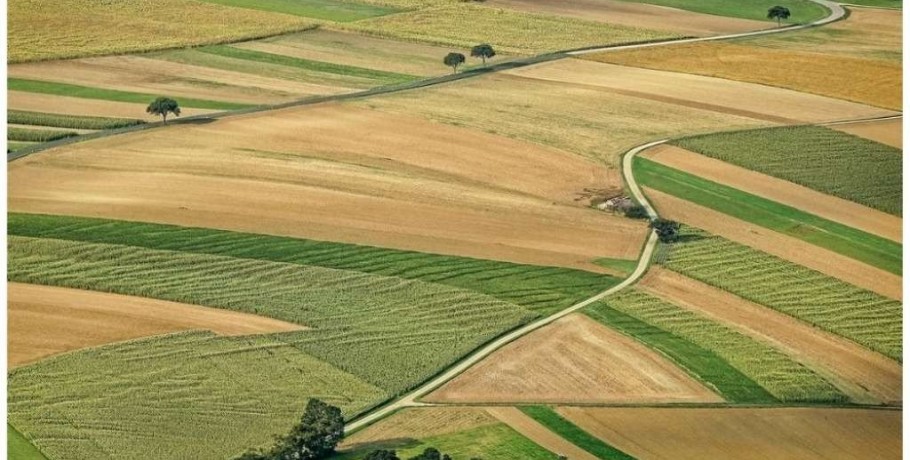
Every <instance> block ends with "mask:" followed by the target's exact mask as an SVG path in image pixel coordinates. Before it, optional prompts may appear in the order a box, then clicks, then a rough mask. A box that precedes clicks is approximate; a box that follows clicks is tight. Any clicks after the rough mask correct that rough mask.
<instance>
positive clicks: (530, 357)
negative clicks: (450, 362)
mask: <svg viewBox="0 0 910 460" xmlns="http://www.w3.org/2000/svg"><path fill="white" fill-rule="evenodd" d="M425 399H426V400H427V401H429V402H446V403H467V402H481V403H503V402H511V403H518V402H520V403H532V402H562V403H632V402H635V403H654V402H683V401H685V402H696V401H697V402H719V401H722V399H721V398H719V397H718V396H717V395H716V394H714V393H713V392H711V391H710V390H708V389H707V388H706V387H704V386H702V385H701V384H700V383H698V382H696V381H695V380H693V379H692V378H691V377H689V376H688V375H686V373H685V372H683V371H682V370H680V369H679V368H677V367H676V366H675V365H674V364H673V363H671V362H670V361H668V360H667V359H666V358H664V357H663V356H661V355H659V354H657V353H655V352H654V351H652V350H649V349H648V348H647V347H645V346H644V345H641V344H639V343H638V342H636V341H634V340H632V339H630V338H628V337H626V336H624V335H622V334H620V333H617V332H615V331H613V330H611V329H609V328H607V327H605V326H603V325H601V324H599V323H598V322H596V321H594V320H592V319H590V318H588V317H587V316H584V315H582V314H573V315H570V316H568V317H566V318H562V319H560V320H558V321H556V322H555V323H553V324H552V325H549V326H547V327H545V328H543V329H540V330H539V331H536V332H534V333H532V334H530V335H528V336H526V337H522V338H520V339H518V340H516V341H515V342H513V343H511V344H509V345H506V346H505V347H503V348H502V349H501V350H499V351H497V352H495V353H494V354H493V355H491V356H489V357H487V358H486V359H484V360H483V361H482V362H480V363H479V364H477V365H475V366H474V367H472V368H470V369H468V371H466V372H465V373H463V374H461V375H459V376H458V377H456V378H455V379H454V380H452V381H451V382H449V383H447V384H446V385H444V386H442V387H441V388H440V389H438V390H436V391H434V392H433V393H431V394H430V395H429V396H427V397H426V398H425Z"/></svg>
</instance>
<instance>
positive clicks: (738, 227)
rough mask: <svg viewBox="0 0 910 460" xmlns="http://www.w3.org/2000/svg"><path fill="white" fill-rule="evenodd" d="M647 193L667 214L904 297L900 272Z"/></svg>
mask: <svg viewBox="0 0 910 460" xmlns="http://www.w3.org/2000/svg"><path fill="white" fill-rule="evenodd" d="M645 193H646V194H647V196H648V199H649V200H651V202H652V203H654V205H655V206H656V207H657V209H658V210H659V212H660V215H661V216H663V217H666V218H668V219H673V220H677V221H680V222H684V223H687V224H691V225H693V226H695V227H698V228H701V229H704V230H705V231H708V232H710V233H713V234H715V235H719V236H722V237H724V238H727V239H730V240H733V241H735V242H737V243H740V244H744V245H746V246H749V247H752V248H755V249H757V250H759V251H762V252H766V253H768V254H772V255H774V256H777V257H780V258H781V259H784V260H787V261H790V262H793V263H795V264H799V265H803V266H805V267H808V268H811V269H813V270H816V271H819V272H821V273H824V274H825V275H828V276H831V277H834V278H837V279H840V280H843V281H846V282H847V283H850V284H853V285H855V286H858V287H861V288H863V289H867V290H869V291H872V292H875V293H877V294H880V295H883V296H886V297H890V298H892V299H898V300H899V299H901V298H902V282H901V277H900V276H899V275H896V274H894V273H890V272H887V271H885V270H882V269H879V268H875V267H873V266H871V265H868V264H865V263H862V262H859V261H857V260H855V259H852V258H850V257H846V256H843V255H841V254H838V253H835V252H833V251H830V250H827V249H824V248H821V247H819V246H815V245H813V244H810V243H807V242H805V241H801V240H798V239H796V238H793V237H791V236H787V235H784V234H782V233H780V232H776V231H774V230H769V229H767V228H764V227H761V226H758V225H754V224H750V223H748V222H744V221H742V220H739V219H736V218H734V217H731V216H728V215H726V214H724V213H721V212H717V211H714V210H712V209H709V208H706V207H704V206H700V205H697V204H694V203H692V202H689V201H686V200H683V199H680V198H677V197H675V196H673V195H669V194H666V193H663V192H659V191H657V190H654V189H647V188H646V189H645Z"/></svg>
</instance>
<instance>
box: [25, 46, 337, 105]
mask: <svg viewBox="0 0 910 460" xmlns="http://www.w3.org/2000/svg"><path fill="white" fill-rule="evenodd" d="M9 76H10V77H15V78H24V79H31V80H42V81H55V82H61V83H69V84H75V85H81V86H88V87H93V88H105V89H115V90H119V91H132V92H139V93H152V94H167V95H168V96H171V97H174V98H176V99H177V100H178V102H179V100H180V97H190V98H198V99H210V100H216V101H228V102H240V103H246V104H266V103H280V102H287V101H290V100H294V99H298V98H300V97H303V96H307V95H313V94H333V93H339V92H344V91H346V90H347V89H346V88H341V87H335V86H326V85H320V84H312V83H301V82H295V81H288V80H279V79H276V78H269V77H262V76H256V75H252V74H249V73H241V72H232V71H228V70H220V69H214V68H210V67H202V66H196V65H188V64H180V63H175V62H168V61H163V60H158V59H149V58H148V57H141V56H111V57H99V58H87V59H75V60H66V61H51V62H37V63H27V64H16V65H11V66H10V67H9Z"/></svg>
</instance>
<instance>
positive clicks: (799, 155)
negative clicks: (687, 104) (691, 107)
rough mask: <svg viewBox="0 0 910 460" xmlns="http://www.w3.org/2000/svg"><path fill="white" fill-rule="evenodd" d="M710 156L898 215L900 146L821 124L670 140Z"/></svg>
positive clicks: (899, 209) (900, 174)
mask: <svg viewBox="0 0 910 460" xmlns="http://www.w3.org/2000/svg"><path fill="white" fill-rule="evenodd" d="M671 143H672V144H675V145H678V146H680V147H683V148H685V149H688V150H692V151H694V152H698V153H700V154H702V155H706V156H709V157H712V158H717V159H719V160H723V161H726V162H728V163H732V164H735V165H737V166H742V167H744V168H747V169H751V170H753V171H758V172H760V173H763V174H767V175H769V176H774V177H777V178H780V179H784V180H787V181H790V182H794V183H797V184H800V185H803V186H806V187H809V188H811V189H813V190H817V191H819V192H822V193H827V194H829V195H834V196H837V197H839V198H844V199H846V200H850V201H853V202H856V203H860V204H863V205H866V206H869V207H871V208H874V209H878V210H880V211H884V212H887V213H889V214H894V215H896V216H900V215H902V211H903V209H902V203H901V197H902V192H903V174H902V171H901V161H902V159H903V158H902V156H901V150H900V149H897V148H894V147H891V146H888V145H885V144H881V143H878V142H875V141H871V140H868V139H863V138H861V137H857V136H853V135H851V134H847V133H843V132H840V131H835V130H832V129H828V128H824V127H820V126H784V127H778V128H767V129H758V130H748V131H735V132H725V133H717V134H708V135H702V136H694V137H688V138H684V139H680V140H676V141H673V142H671Z"/></svg>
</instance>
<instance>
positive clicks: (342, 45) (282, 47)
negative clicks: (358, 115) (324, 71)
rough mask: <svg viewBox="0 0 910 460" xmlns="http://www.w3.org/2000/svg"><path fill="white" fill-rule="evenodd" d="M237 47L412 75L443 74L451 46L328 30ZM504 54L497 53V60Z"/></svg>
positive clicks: (238, 45)
mask: <svg viewBox="0 0 910 460" xmlns="http://www.w3.org/2000/svg"><path fill="white" fill-rule="evenodd" d="M233 46H235V47H237V48H243V49H250V50H256V51H263V52H266V53H273V54H281V55H285V56H292V57H296V58H301V59H310V60H315V61H323V62H332V63H335V64H343V65H350V66H356V67H364V68H367V69H376V70H383V71H386V72H396V73H404V74H410V75H423V76H430V75H441V74H446V73H448V71H449V70H450V69H449V68H447V67H446V66H444V65H442V57H441V56H445V55H446V53H448V52H450V51H451V50H450V49H449V48H448V47H442V46H434V45H426V44H421V43H413V42H404V41H398V40H392V39H388V38H377V37H369V36H365V35H360V34H356V33H349V32H337V31H332V30H325V29H316V30H310V31H306V32H302V33H298V34H291V35H282V36H279V37H274V38H267V39H264V40H256V41H250V42H243V43H237V44H235V45H233ZM503 57H504V56H500V55H499V54H497V56H496V57H495V58H494V61H498V60H501V59H502V58H503Z"/></svg>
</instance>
